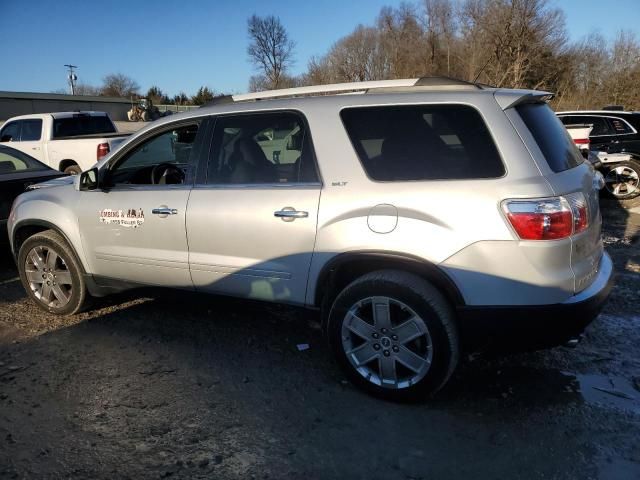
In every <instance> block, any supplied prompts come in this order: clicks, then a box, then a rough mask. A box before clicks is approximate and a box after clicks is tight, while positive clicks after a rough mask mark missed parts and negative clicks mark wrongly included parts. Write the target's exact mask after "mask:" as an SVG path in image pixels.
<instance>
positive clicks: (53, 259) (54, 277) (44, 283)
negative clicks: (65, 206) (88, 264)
mask: <svg viewBox="0 0 640 480" xmlns="http://www.w3.org/2000/svg"><path fill="white" fill-rule="evenodd" d="M18 270H19V272H20V280H21V281H22V285H23V286H24V288H25V290H26V291H27V294H28V295H29V297H31V299H32V300H33V301H34V302H35V303H36V305H38V307H40V308H42V309H43V310H46V311H47V312H50V313H55V314H57V315H72V314H75V313H78V312H80V311H81V310H82V309H83V307H85V306H86V304H87V302H88V299H89V294H88V292H87V287H86V285H85V282H84V278H83V274H82V268H81V266H80V262H79V261H78V259H77V258H76V256H75V254H74V252H73V250H72V249H71V247H70V246H69V245H68V244H67V242H65V240H64V239H63V238H62V237H61V236H60V235H59V234H58V233H56V232H54V231H53V230H46V231H44V232H40V233H36V234H35V235H33V236H31V237H29V238H28V239H27V240H26V241H25V242H24V243H23V244H22V246H21V247H20V252H19V253H18Z"/></svg>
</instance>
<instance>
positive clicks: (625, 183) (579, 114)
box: [557, 110, 640, 200]
mask: <svg viewBox="0 0 640 480" xmlns="http://www.w3.org/2000/svg"><path fill="white" fill-rule="evenodd" d="M557 115H558V117H559V118H560V120H561V121H562V123H563V124H564V125H565V126H568V125H591V126H592V127H593V129H592V130H591V134H590V136H589V140H590V143H591V145H590V149H591V151H596V152H604V153H606V154H608V155H606V156H604V163H603V167H602V170H603V172H602V173H603V175H604V177H605V181H606V183H607V191H608V192H609V193H610V194H612V195H613V196H614V197H616V198H618V199H621V200H625V199H631V198H635V197H637V196H638V195H640V133H639V132H640V112H625V111H619V110H590V111H572V112H558V113H557ZM622 154H625V155H622ZM600 156H601V157H603V155H602V154H601V155H600Z"/></svg>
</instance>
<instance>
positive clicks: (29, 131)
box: [20, 119, 42, 142]
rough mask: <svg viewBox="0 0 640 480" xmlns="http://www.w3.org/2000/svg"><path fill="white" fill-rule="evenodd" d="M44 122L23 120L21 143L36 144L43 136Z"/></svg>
mask: <svg viewBox="0 0 640 480" xmlns="http://www.w3.org/2000/svg"><path fill="white" fill-rule="evenodd" d="M41 134H42V120H40V119H33V120H23V121H22V131H21V133H20V141H21V142H35V141H38V140H40V137H41V136H42V135H41Z"/></svg>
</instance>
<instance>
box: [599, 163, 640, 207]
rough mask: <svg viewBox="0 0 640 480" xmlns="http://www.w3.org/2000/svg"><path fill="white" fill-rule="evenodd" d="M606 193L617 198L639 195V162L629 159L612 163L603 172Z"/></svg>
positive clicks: (625, 198)
mask: <svg viewBox="0 0 640 480" xmlns="http://www.w3.org/2000/svg"><path fill="white" fill-rule="evenodd" d="M604 180H605V188H606V190H607V193H608V194H609V195H610V196H612V197H613V198H617V199H618V200H627V199H630V198H635V197H637V196H638V195H640V162H639V161H637V160H629V161H627V162H620V163H616V164H614V165H612V166H611V167H610V168H609V170H608V171H607V172H606V173H605V176H604Z"/></svg>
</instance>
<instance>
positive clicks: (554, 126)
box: [516, 103, 591, 173]
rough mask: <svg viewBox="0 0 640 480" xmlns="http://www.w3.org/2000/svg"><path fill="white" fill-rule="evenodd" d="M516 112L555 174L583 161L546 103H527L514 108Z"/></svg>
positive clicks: (567, 133)
mask: <svg viewBox="0 0 640 480" xmlns="http://www.w3.org/2000/svg"><path fill="white" fill-rule="evenodd" d="M516 110H517V111H518V113H519V114H520V117H521V118H522V120H523V121H524V123H525V124H526V125H527V128H528V129H529V131H530V132H531V135H533V138H534V139H535V141H536V143H537V144H538V147H539V148H540V150H541V151H542V153H543V155H544V157H545V159H546V160H547V163H548V164H549V168H551V170H553V171H554V172H556V173H557V172H563V171H565V170H569V169H570V168H573V167H576V166H578V165H580V164H581V163H582V162H583V161H584V158H583V157H582V155H581V154H580V151H579V150H578V148H577V147H576V146H575V144H574V143H573V140H572V139H571V137H570V136H569V132H567V129H566V128H564V126H563V125H562V122H561V121H560V120H559V119H558V117H556V115H555V114H554V113H553V111H552V110H551V109H550V108H549V106H548V105H547V104H546V103H527V104H524V105H520V106H518V107H516ZM585 120H586V117H585ZM585 123H591V122H585Z"/></svg>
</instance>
